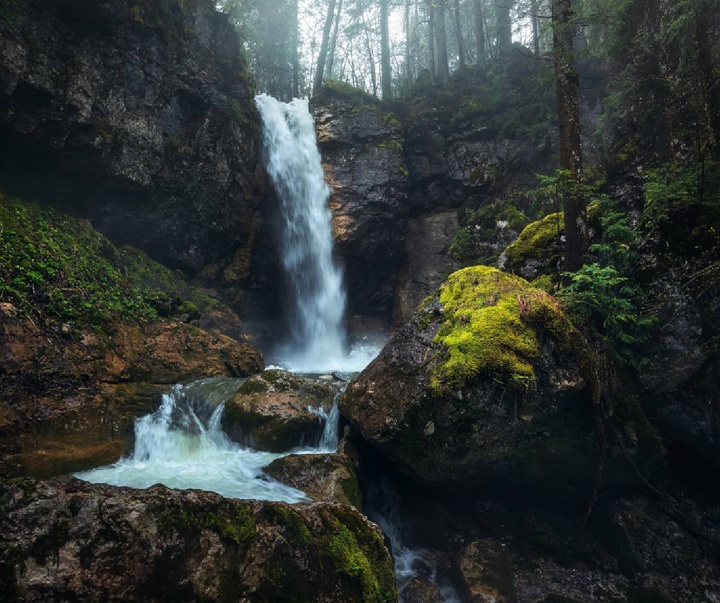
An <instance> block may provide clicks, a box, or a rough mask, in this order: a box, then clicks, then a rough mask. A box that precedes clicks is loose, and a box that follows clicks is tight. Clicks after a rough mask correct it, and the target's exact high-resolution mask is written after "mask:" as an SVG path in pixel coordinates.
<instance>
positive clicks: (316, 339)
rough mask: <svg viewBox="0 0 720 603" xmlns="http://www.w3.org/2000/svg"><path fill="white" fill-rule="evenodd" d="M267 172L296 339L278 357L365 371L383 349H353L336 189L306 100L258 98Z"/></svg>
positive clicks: (294, 365) (298, 365)
mask: <svg viewBox="0 0 720 603" xmlns="http://www.w3.org/2000/svg"><path fill="white" fill-rule="evenodd" d="M255 100H256V103H257V106H258V109H259V111H260V115H261V116H262V120H263V142H264V148H265V154H266V160H267V170H268V174H270V177H271V179H272V182H273V184H274V186H275V189H276V191H277V195H278V198H279V200H280V212H281V217H282V233H281V238H280V247H281V248H280V255H281V261H282V265H283V268H284V270H285V273H286V275H287V280H288V283H289V288H290V296H289V297H290V300H291V302H290V303H291V305H292V308H291V316H290V329H291V339H290V342H289V343H288V344H286V345H285V346H284V347H283V349H281V350H279V351H278V356H279V358H278V361H279V363H280V364H281V365H284V366H286V367H287V368H289V369H290V370H293V371H298V372H316V371H332V370H343V371H359V370H362V369H363V368H364V367H365V366H366V365H367V363H368V362H369V361H370V360H371V359H372V356H373V355H375V354H377V349H374V350H373V351H372V352H370V353H368V351H367V350H362V351H359V350H358V351H356V352H355V353H352V352H350V353H348V351H347V334H346V332H345V328H344V323H343V319H344V314H345V292H344V289H343V277H342V271H341V270H340V268H339V267H338V266H337V265H336V264H335V262H334V261H333V253H332V252H333V238H332V216H331V213H330V210H329V208H328V199H329V196H330V189H329V187H328V186H327V184H326V183H325V174H324V172H323V169H322V164H321V160H320V152H319V151H318V148H317V143H316V139H315V125H314V123H313V119H312V116H311V115H310V111H309V108H308V101H307V99H295V100H293V101H292V102H291V103H282V102H280V101H278V100H276V99H274V98H272V97H271V96H267V95H266V94H260V95H259V96H257V97H256V98H255Z"/></svg>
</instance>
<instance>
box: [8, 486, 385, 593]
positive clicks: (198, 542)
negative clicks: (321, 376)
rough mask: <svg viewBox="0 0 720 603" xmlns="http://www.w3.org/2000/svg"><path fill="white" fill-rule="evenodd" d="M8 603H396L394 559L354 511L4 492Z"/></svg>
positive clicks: (117, 494)
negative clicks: (298, 602) (64, 602)
mask: <svg viewBox="0 0 720 603" xmlns="http://www.w3.org/2000/svg"><path fill="white" fill-rule="evenodd" d="M0 527H1V528H2V534H3V546H2V549H1V550H0V584H2V587H3V598H4V600H5V601H9V602H14V601H31V600H60V599H63V600H68V599H73V600H102V601H132V600H142V601H168V600H174V601H199V600H203V601H222V600H226V601H229V600H232V601H248V602H253V603H255V602H256V603H261V602H264V601H283V600H287V598H288V595H289V594H290V593H292V596H293V597H295V598H297V600H303V601H313V602H317V603H336V602H337V601H344V602H348V603H361V602H362V603H391V602H392V601H397V590H396V587H395V578H394V575H393V572H392V559H391V557H390V554H389V553H388V551H387V549H386V547H385V544H384V542H383V538H382V535H381V533H380V531H379V530H378V529H377V527H376V526H375V525H373V524H372V523H370V522H369V521H368V520H366V519H365V518H364V517H363V516H362V515H360V514H359V513H358V512H357V511H355V509H353V508H352V507H349V506H347V505H332V504H327V503H314V504H307V505H305V504H301V505H293V506H290V505H286V504H284V503H277V502H275V503H263V502H258V501H237V500H229V499H225V498H222V497H221V496H219V495H217V494H213V493H210V492H201V491H198V490H191V491H185V492H179V491H174V490H168V489H167V488H165V487H163V486H154V487H152V488H149V489H148V490H130V489H128V488H117V487H113V486H106V485H95V484H87V483H83V482H81V481H79V480H76V479H72V478H62V479H56V480H51V481H47V482H35V481H33V480H29V479H24V480H16V481H13V482H0Z"/></svg>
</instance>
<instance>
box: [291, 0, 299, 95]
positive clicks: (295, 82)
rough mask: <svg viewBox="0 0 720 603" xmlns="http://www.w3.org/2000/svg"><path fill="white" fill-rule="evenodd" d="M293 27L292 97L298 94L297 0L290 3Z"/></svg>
mask: <svg viewBox="0 0 720 603" xmlns="http://www.w3.org/2000/svg"><path fill="white" fill-rule="evenodd" d="M292 11H293V15H292V18H293V29H292V34H291V35H292V42H291V43H292V49H291V52H292V97H293V98H298V97H299V96H300V57H299V56H298V45H299V43H300V41H299V23H298V0H295V1H294V2H293V3H292Z"/></svg>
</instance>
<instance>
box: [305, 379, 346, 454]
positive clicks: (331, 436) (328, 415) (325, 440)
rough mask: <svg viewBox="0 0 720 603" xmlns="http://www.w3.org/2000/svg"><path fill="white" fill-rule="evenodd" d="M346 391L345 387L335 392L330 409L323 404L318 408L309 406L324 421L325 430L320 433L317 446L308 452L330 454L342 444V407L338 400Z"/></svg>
mask: <svg viewBox="0 0 720 603" xmlns="http://www.w3.org/2000/svg"><path fill="white" fill-rule="evenodd" d="M344 391H345V388H343V389H342V391H339V392H338V393H337V394H335V397H334V398H333V403H332V406H331V407H330V410H325V409H324V408H323V407H322V406H319V407H318V408H308V410H310V411H311V412H314V413H315V414H316V415H317V416H318V418H319V419H320V420H321V421H323V430H322V433H321V434H320V440H319V441H318V445H317V448H312V449H308V450H307V451H308V452H315V453H318V452H319V453H324V454H330V453H333V452H336V451H337V449H338V445H339V444H340V408H339V407H338V402H339V401H340V396H342V395H343V392H344Z"/></svg>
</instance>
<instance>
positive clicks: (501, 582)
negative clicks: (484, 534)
mask: <svg viewBox="0 0 720 603" xmlns="http://www.w3.org/2000/svg"><path fill="white" fill-rule="evenodd" d="M460 574H461V576H462V580H463V587H464V591H465V592H466V594H467V596H468V600H469V601H472V603H484V602H485V601H498V602H507V601H514V600H515V599H516V598H517V593H516V592H515V585H514V580H513V567H512V561H511V558H510V555H509V553H508V551H507V550H506V548H505V547H504V546H503V545H502V544H501V543H499V542H495V541H479V542H473V543H472V544H471V545H470V546H469V547H467V548H466V549H465V551H463V553H462V555H461V557H460Z"/></svg>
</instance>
